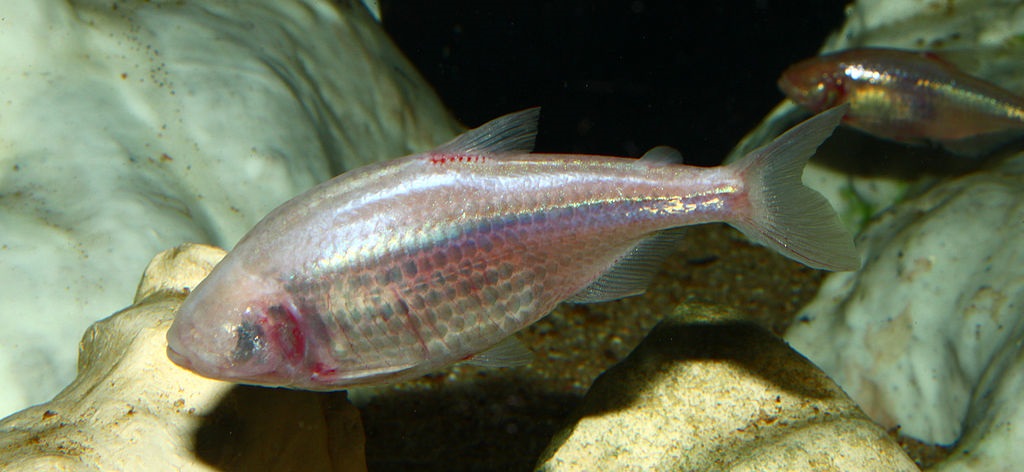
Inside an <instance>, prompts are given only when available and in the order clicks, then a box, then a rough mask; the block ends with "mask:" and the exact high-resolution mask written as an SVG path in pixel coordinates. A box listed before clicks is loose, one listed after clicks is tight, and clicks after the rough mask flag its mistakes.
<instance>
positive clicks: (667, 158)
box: [640, 146, 683, 166]
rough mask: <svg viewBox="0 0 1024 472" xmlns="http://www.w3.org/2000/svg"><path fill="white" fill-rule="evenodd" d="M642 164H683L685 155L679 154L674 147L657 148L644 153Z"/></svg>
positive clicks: (641, 159) (641, 158)
mask: <svg viewBox="0 0 1024 472" xmlns="http://www.w3.org/2000/svg"><path fill="white" fill-rule="evenodd" d="M640 162H643V163H645V164H651V165H654V166H663V165H668V164H682V163H683V155H682V154H679V151H677V150H676V149H675V148H673V147H669V146H655V147H653V148H651V150H650V151H647V152H646V153H644V155H643V156H641V157H640Z"/></svg>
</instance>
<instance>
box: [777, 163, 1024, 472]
mask: <svg viewBox="0 0 1024 472" xmlns="http://www.w3.org/2000/svg"><path fill="white" fill-rule="evenodd" d="M1022 235H1024V155H1019V156H1016V157H1013V158H1011V159H1009V160H1007V161H1005V162H1003V163H1002V164H1000V165H998V166H996V167H994V168H992V169H986V170H983V171H979V172H976V173H972V174H968V175H966V176H963V177H961V178H957V179H953V180H950V181H946V182H943V183H941V184H939V185H936V186H935V187H933V188H932V189H930V190H929V191H928V192H926V193H924V194H922V195H920V196H917V197H915V198H911V199H909V200H906V201H904V202H901V203H899V204H898V205H896V206H895V207H893V208H892V209H891V210H889V211H887V212H886V213H884V214H883V215H882V216H880V217H879V218H877V219H876V220H874V221H872V223H871V224H870V225H869V226H868V228H867V230H866V231H865V232H864V234H863V235H862V236H861V237H860V238H859V240H858V243H859V247H860V249H861V251H862V252H863V253H864V254H865V264H864V267H863V269H862V270H861V271H860V272H858V273H846V274H834V275H832V276H830V277H829V278H828V279H826V281H825V283H824V285H823V286H822V289H821V291H820V292H819V294H818V297H817V298H815V300H814V301H812V302H811V304H810V305H809V306H808V307H807V308H806V309H805V310H804V311H803V314H802V318H801V319H802V320H803V322H802V323H798V324H796V325H794V327H793V328H792V329H791V330H790V332H789V333H788V334H787V339H788V340H789V341H790V342H791V343H792V344H793V346H794V347H795V348H796V349H797V350H799V351H800V352H802V353H804V354H806V355H807V356H808V357H809V358H811V359H814V360H815V362H817V363H818V364H819V365H821V366H822V368H823V369H824V370H825V371H826V372H828V373H829V374H830V375H832V376H833V377H834V378H835V379H836V381H837V382H839V383H840V385H843V387H844V389H846V391H847V392H848V393H849V394H850V396H852V397H853V398H854V399H855V400H857V401H858V403H859V404H860V405H861V407H862V408H864V409H865V411H867V412H868V413H869V414H870V415H871V416H872V417H873V418H875V419H876V420H877V421H879V422H881V423H882V424H884V425H886V426H890V427H895V426H897V425H899V426H900V428H901V431H902V432H903V433H904V434H907V435H909V436H913V437H915V438H919V439H921V440H924V441H927V442H934V443H939V444H952V443H957V449H956V450H955V451H954V453H953V455H952V456H951V457H950V458H949V459H947V460H946V462H947V464H944V466H951V465H953V463H958V462H961V461H971V462H974V463H978V461H982V460H983V458H984V460H986V461H990V462H983V463H984V464H986V465H987V466H986V467H987V470H998V469H1000V468H1003V467H1010V466H1012V465H1014V464H1020V463H1021V462H1024V450H1021V448H1020V447H1017V446H1015V445H1019V444H1021V443H1022V442H1024V401H1022V397H1021V395H1022V392H1024V390H1021V389H1020V388H1019V387H1020V385H1021V382H1022V381H1024V354H1022V351H1021V346H1022V345H1024V317H1022V316H1021V314H1022V309H1024V269H1022V268H1021V264H1020V262H1021V261H1022V260H1024V236H1022ZM823 340H828V341H829V342H823ZM992 461H994V462H992Z"/></svg>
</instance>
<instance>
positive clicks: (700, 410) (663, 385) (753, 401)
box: [538, 305, 917, 471]
mask: <svg viewBox="0 0 1024 472" xmlns="http://www.w3.org/2000/svg"><path fill="white" fill-rule="evenodd" d="M685 310H686V312H683V310H680V311H679V312H677V314H675V315H674V316H673V317H671V318H669V319H667V320H665V321H663V322H661V323H660V324H659V325H658V326H657V327H656V328H655V329H654V330H653V331H651V333H650V334H649V335H648V336H647V338H646V339H645V340H644V341H643V342H642V343H641V344H640V345H639V346H638V347H637V348H636V350H634V351H633V353H632V354H630V356H629V357H628V358H627V359H626V360H625V361H623V362H622V363H621V364H619V365H617V366H615V367H613V368H612V369H610V370H609V371H607V372H605V373H604V374H602V375H601V377H599V378H598V379H597V381H595V382H594V385H593V386H592V387H591V389H590V391H589V392H588V393H587V395H586V397H585V399H584V401H583V405H582V406H581V408H580V409H579V410H578V411H577V412H576V413H575V415H574V419H573V420H572V425H571V426H569V427H567V428H565V429H564V430H563V431H562V432H560V433H559V434H558V435H556V437H555V439H554V440H553V441H552V444H551V445H550V446H549V447H548V450H547V451H546V452H545V453H544V455H543V456H542V459H541V461H540V463H539V466H538V467H539V469H540V470H544V471H563V470H644V471H647V470H725V469H728V470H815V471H820V470H843V471H849V470H888V471H897V470H917V467H916V466H915V464H914V462H913V461H911V460H910V458H909V457H907V456H906V454H904V452H903V451H902V450H901V449H900V447H899V445H897V444H896V443H895V442H894V441H893V440H892V439H891V438H890V437H889V436H888V434H887V433H886V432H885V431H884V430H883V429H882V428H881V427H879V426H878V425H876V424H875V423H873V422H872V421H871V420H870V419H868V418H867V416H865V414H864V413H863V412H861V411H860V410H859V409H858V408H857V406H856V405H855V404H854V403H853V402H852V401H851V400H850V399H849V397H847V396H846V394H844V393H843V392H842V390H840V389H839V387H838V386H837V385H836V384H835V383H834V382H832V381H831V380H830V379H829V378H828V377H826V376H825V374H823V373H822V372H821V371H820V370H819V369H818V368H817V367H815V366H814V365H813V364H811V363H810V362H809V361H808V360H807V359H805V358H804V357H803V356H801V355H800V354H798V353H796V352H795V351H793V350H792V349H790V348H789V347H788V346H787V345H786V344H785V342H783V341H782V340H780V339H779V338H777V337H775V336H774V335H773V334H771V333H770V332H768V331H767V330H765V329H763V328H760V327H758V326H756V325H754V324H752V323H749V322H745V321H743V320H742V319H741V318H740V317H738V316H736V315H734V314H722V313H721V312H720V310H721V309H720V308H718V307H711V306H702V305H697V306H696V307H692V306H691V307H687V308H686V309H685Z"/></svg>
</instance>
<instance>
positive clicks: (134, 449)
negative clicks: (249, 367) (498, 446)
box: [0, 244, 366, 471]
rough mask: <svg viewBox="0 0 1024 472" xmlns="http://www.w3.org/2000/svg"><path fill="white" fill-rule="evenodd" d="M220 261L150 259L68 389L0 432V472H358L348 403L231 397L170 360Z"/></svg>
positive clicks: (84, 349) (258, 393)
mask: <svg viewBox="0 0 1024 472" xmlns="http://www.w3.org/2000/svg"><path fill="white" fill-rule="evenodd" d="M223 256H224V251H222V250H220V249H217V248H214V247H210V246H203V245H191V244H187V245H184V246H181V247H179V248H176V249H172V250H168V251H164V252H162V253H160V254H159V255H157V257H156V258H154V259H153V261H152V262H151V263H150V265H149V267H148V268H147V269H146V274H145V276H144V277H143V279H142V282H141V283H140V284H139V289H138V293H137V294H136V299H135V304H134V305H132V306H131V307H129V308H127V309H125V310H123V311H121V312H118V313H116V314H114V315H113V316H111V317H109V318H107V319H105V320H102V321H99V322H97V323H95V324H94V325H93V326H92V327H90V328H89V330H88V331H87V332H86V333H85V336H84V337H83V338H82V342H81V345H80V354H79V363H78V377H77V378H76V379H75V381H74V382H73V383H72V384H71V385H69V386H68V387H67V388H65V389H64V390H63V391H62V392H60V393H59V394H58V395H57V396H56V397H55V398H54V399H53V400H51V401H50V402H48V403H44V404H41V405H37V406H34V407H31V408H28V409H25V410H23V411H21V412H18V413H15V414H14V415H11V416H9V417H7V418H6V419H4V420H3V421H2V422H0V470H5V471H15V470H126V471H127V470H154V469H160V470H275V471H276V470H335V471H357V470H365V469H366V465H365V459H364V457H363V446H364V442H365V438H364V436H363V432H362V425H361V423H360V420H359V412H358V410H356V409H355V407H353V406H352V405H351V404H350V403H348V401H347V400H346V398H345V393H344V392H339V393H313V392H299V391H290V390H280V389H267V388H257V387H243V386H236V385H233V384H230V383H226V382H221V381H215V380H210V379H206V378H203V377H199V376H197V375H195V374H193V373H192V372H189V371H187V370H184V369H182V368H180V367H178V366H177V365H175V364H173V363H171V362H170V361H169V360H168V359H167V356H166V346H167V343H166V340H165V333H166V331H167V328H168V327H169V326H170V324H171V321H172V319H173V316H174V313H175V311H176V310H177V307H178V305H179V304H180V303H181V301H182V300H183V299H184V296H185V294H186V293H187V290H188V289H189V288H190V287H193V286H195V284H197V283H198V282H199V281H200V280H202V278H203V277H205V276H206V274H207V273H208V272H209V270H210V269H211V268H212V267H213V266H214V265H215V264H216V263H217V261H219V260H220V258H222V257H223Z"/></svg>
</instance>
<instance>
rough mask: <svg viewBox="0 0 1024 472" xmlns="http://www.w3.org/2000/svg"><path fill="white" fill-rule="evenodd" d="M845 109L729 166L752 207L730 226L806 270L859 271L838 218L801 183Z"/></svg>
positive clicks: (821, 116)
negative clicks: (742, 183)
mask: <svg viewBox="0 0 1024 472" xmlns="http://www.w3.org/2000/svg"><path fill="white" fill-rule="evenodd" d="M848 108H849V105H841V106H838V107H835V108H832V109H830V110H827V111H825V112H822V113H820V114H818V115H816V116H814V117H811V118H810V119H808V120H807V121H804V122H803V123H800V124H799V125H797V126H795V127H793V128H792V129H790V130H789V131H787V132H786V133H784V134H783V135H782V136H780V137H778V138H777V139H775V140H774V141H772V142H771V143H769V144H767V145H765V146H763V147H761V148H759V149H757V150H754V151H753V152H751V153H750V154H748V155H747V156H746V157H744V158H743V160H741V161H739V162H737V163H735V164H732V165H733V166H735V167H736V168H737V170H738V171H739V172H740V174H741V175H742V176H743V179H744V181H745V183H746V185H747V189H748V197H749V201H750V205H751V208H750V210H749V212H747V213H746V216H745V217H743V218H741V219H740V220H738V221H731V222H730V224H732V225H733V226H734V227H736V228H737V229H739V230H740V231H742V232H743V233H744V234H746V235H747V237H749V238H750V239H753V240H755V241H757V242H760V243H762V244H764V245H766V246H768V247H771V248H774V249H775V250H777V251H779V252H780V253H782V254H783V255H785V256H787V257H790V258H792V259H794V260H796V261H798V262H800V263H803V264H805V265H807V266H810V267H813V268H816V269H826V270H856V269H858V268H859V267H860V256H859V255H858V254H857V249H856V247H854V245H853V238H852V237H851V236H850V233H849V232H848V231H847V230H846V229H845V228H844V227H843V225H842V223H841V222H840V221H839V215H837V214H836V212H835V210H833V209H832V206H831V205H830V204H829V202H828V200H826V199H825V197H823V196H822V195H821V194H820V193H818V192H816V191H815V190H812V189H811V188H808V187H806V186H805V185H804V184H803V182H802V180H801V177H802V176H803V169H804V165H806V164H807V160H808V159H810V157H811V156H812V155H813V154H814V152H815V151H816V150H817V149H818V146H820V145H821V143H822V142H823V141H825V139H827V138H828V137H829V136H831V135H832V131H833V130H834V129H835V127H836V126H837V125H838V124H839V120H840V119H842V117H843V115H844V114H845V113H846V111H847V109H848Z"/></svg>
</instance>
